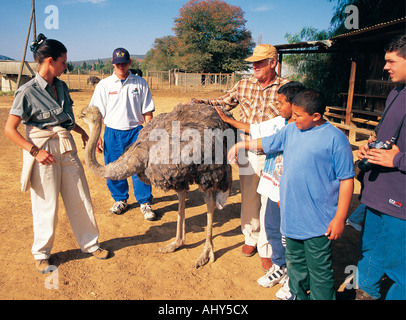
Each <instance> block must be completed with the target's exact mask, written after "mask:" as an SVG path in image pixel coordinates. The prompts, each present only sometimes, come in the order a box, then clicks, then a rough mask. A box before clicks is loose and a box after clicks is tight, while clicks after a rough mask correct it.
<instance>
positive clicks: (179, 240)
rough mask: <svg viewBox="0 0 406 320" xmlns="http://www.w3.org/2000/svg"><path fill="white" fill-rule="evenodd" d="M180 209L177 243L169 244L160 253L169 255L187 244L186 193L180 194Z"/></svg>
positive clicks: (181, 192)
mask: <svg viewBox="0 0 406 320" xmlns="http://www.w3.org/2000/svg"><path fill="white" fill-rule="evenodd" d="M178 198H179V207H178V223H177V226H176V239H175V241H173V242H171V243H169V244H168V245H166V246H165V247H162V248H160V249H159V251H160V252H163V253H168V252H174V251H175V250H176V249H178V248H180V247H181V246H183V245H184V243H185V202H186V191H185V190H184V191H179V192H178Z"/></svg>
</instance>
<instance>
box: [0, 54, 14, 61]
mask: <svg viewBox="0 0 406 320" xmlns="http://www.w3.org/2000/svg"><path fill="white" fill-rule="evenodd" d="M0 60H14V59H12V58H10V57H7V56H2V55H1V54H0Z"/></svg>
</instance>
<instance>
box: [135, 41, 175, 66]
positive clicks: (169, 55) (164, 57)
mask: <svg viewBox="0 0 406 320" xmlns="http://www.w3.org/2000/svg"><path fill="white" fill-rule="evenodd" d="M177 46H178V40H177V38H176V37H174V36H165V37H162V38H157V39H155V41H154V45H153V47H152V49H151V50H150V51H148V53H147V55H146V56H145V59H144V61H143V63H142V68H143V69H149V70H159V71H167V70H172V69H174V68H181V65H180V63H179V55H178V53H177Z"/></svg>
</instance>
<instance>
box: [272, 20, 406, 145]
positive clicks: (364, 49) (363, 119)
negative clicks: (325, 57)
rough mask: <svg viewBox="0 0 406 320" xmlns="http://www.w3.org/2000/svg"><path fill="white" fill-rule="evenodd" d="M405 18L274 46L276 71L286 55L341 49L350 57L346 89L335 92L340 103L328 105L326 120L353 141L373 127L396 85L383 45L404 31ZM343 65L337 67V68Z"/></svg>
mask: <svg viewBox="0 0 406 320" xmlns="http://www.w3.org/2000/svg"><path fill="white" fill-rule="evenodd" d="M405 22H406V17H404V18H401V19H397V20H394V21H390V22H386V23H381V24H377V25H374V26H372V27H368V28H363V29H358V30H355V31H352V32H348V33H345V34H341V35H339V36H336V37H333V38H331V39H327V40H323V41H310V42H300V43H291V44H282V45H276V46H275V47H276V49H277V50H278V53H279V70H281V67H282V62H283V56H284V55H286V54H292V53H295V54H298V53H299V54H306V53H329V52H339V53H340V52H341V53H343V54H346V55H347V56H350V57H351V61H350V63H349V65H348V66H346V67H347V68H350V72H349V73H350V77H349V79H348V90H347V91H346V92H337V93H336V94H337V95H338V96H339V97H340V98H341V99H340V101H341V105H338V106H328V107H327V112H326V113H325V117H326V119H328V120H329V121H330V122H331V123H333V124H334V125H335V126H337V127H338V128H340V129H342V130H343V131H345V132H346V133H347V134H348V137H349V139H350V142H352V143H354V142H355V141H356V138H357V134H361V135H362V136H363V137H365V135H369V134H370V133H371V131H373V130H374V128H375V127H376V125H377V124H378V121H379V119H380V117H381V115H382V112H383V110H384V108H385V101H386V97H387V96H388V94H389V92H390V91H391V90H392V89H393V88H394V87H395V86H396V84H394V83H392V82H391V81H390V79H389V76H388V74H387V72H386V71H384V69H383V67H384V65H385V60H384V54H385V53H384V47H385V45H386V44H387V43H388V42H389V41H390V40H391V39H393V38H394V37H395V36H398V35H402V34H405ZM343 67H344V66H337V71H338V72H339V71H340V68H343Z"/></svg>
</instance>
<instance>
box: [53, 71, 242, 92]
mask: <svg viewBox="0 0 406 320" xmlns="http://www.w3.org/2000/svg"><path fill="white" fill-rule="evenodd" d="M108 76H110V74H100V73H98V72H97V71H89V72H88V73H87V74H80V73H79V72H78V73H76V72H73V73H70V72H67V73H66V74H62V75H61V77H60V79H61V80H63V81H65V82H66V84H67V85H68V88H69V89H70V90H93V89H94V87H95V86H96V85H97V83H98V82H99V81H100V80H102V79H104V78H106V77H108ZM243 76H249V75H245V74H240V73H190V72H184V71H177V70H170V71H149V70H147V72H146V74H144V77H143V78H144V79H145V80H146V81H147V83H148V85H149V87H150V89H151V90H159V89H172V90H178V91H184V92H188V91H227V90H229V89H231V88H232V87H233V86H234V84H235V83H236V81H238V80H240V79H241V78H242V77H243Z"/></svg>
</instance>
